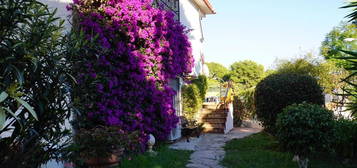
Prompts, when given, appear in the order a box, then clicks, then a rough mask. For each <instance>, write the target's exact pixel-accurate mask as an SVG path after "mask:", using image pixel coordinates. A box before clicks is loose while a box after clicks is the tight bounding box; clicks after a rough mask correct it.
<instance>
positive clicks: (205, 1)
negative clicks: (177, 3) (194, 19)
mask: <svg viewBox="0 0 357 168" xmlns="http://www.w3.org/2000/svg"><path fill="white" fill-rule="evenodd" d="M193 1H194V2H195V3H196V4H197V6H198V7H199V8H200V9H201V11H202V12H203V13H204V14H206V15H207V14H216V12H215V11H214V9H213V6H212V4H211V2H210V1H209V0H193Z"/></svg>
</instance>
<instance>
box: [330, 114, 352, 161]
mask: <svg viewBox="0 0 357 168" xmlns="http://www.w3.org/2000/svg"><path fill="white" fill-rule="evenodd" d="M335 135H336V136H335V137H336V141H335V142H334V144H333V149H334V150H335V152H336V154H337V155H338V156H341V157H343V158H350V159H352V158H355V157H357V121H356V120H354V121H353V120H346V119H339V120H336V121H335Z"/></svg>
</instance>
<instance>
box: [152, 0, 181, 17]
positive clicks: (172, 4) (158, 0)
mask: <svg viewBox="0 0 357 168" xmlns="http://www.w3.org/2000/svg"><path fill="white" fill-rule="evenodd" d="M153 3H154V5H155V6H157V7H159V6H160V7H163V8H164V9H165V10H168V11H171V12H173V13H174V14H175V19H176V20H177V21H180V1H179V0H154V1H153Z"/></svg>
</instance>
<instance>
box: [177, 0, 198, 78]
mask: <svg viewBox="0 0 357 168" xmlns="http://www.w3.org/2000/svg"><path fill="white" fill-rule="evenodd" d="M201 18H202V14H201V12H200V10H199V8H198V7H197V6H196V5H195V4H194V3H193V2H192V1H191V0H180V22H181V23H182V24H183V25H185V26H186V27H187V28H188V29H190V30H191V31H190V33H189V34H188V35H189V38H190V41H191V44H192V53H193V56H194V58H195V68H194V71H193V72H194V75H198V74H200V73H201V72H202V67H201V62H200V60H201V53H202V51H203V32H202V27H201Z"/></svg>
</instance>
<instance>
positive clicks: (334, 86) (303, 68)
mask: <svg viewBox="0 0 357 168" xmlns="http://www.w3.org/2000/svg"><path fill="white" fill-rule="evenodd" d="M276 69H277V73H293V74H301V75H310V76H312V77H314V78H315V79H316V80H317V81H318V83H319V84H320V85H321V86H322V87H323V89H324V92H325V93H333V92H334V91H335V92H337V91H339V90H340V88H342V87H343V85H341V82H340V81H341V80H342V79H343V78H344V77H346V75H347V72H346V71H345V70H344V69H342V68H338V67H337V66H336V63H335V61H333V60H327V61H324V60H319V59H318V58H317V57H316V56H314V55H313V54H312V53H307V54H306V55H305V56H304V57H302V58H298V59H295V60H280V61H279V62H278V63H277V68H276Z"/></svg>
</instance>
